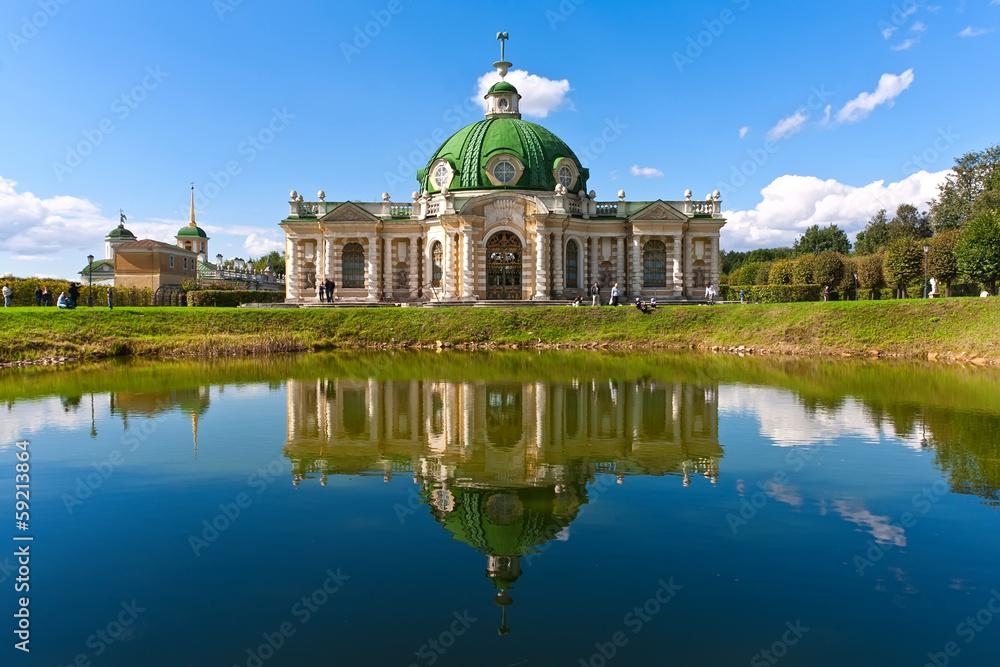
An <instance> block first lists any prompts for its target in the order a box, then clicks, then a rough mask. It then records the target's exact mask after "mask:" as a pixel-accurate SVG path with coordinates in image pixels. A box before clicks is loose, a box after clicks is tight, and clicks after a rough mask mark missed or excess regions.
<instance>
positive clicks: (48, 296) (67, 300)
mask: <svg viewBox="0 0 1000 667" xmlns="http://www.w3.org/2000/svg"><path fill="white" fill-rule="evenodd" d="M114 295H115V293H114V288H113V287H109V288H108V289H107V297H108V310H113V309H114V300H115V296H114ZM79 300H80V286H79V285H77V284H76V283H70V284H69V289H68V290H66V291H65V292H60V293H59V296H58V297H57V298H56V308H59V309H61V310H73V309H75V308H76V306H77V304H78V302H79ZM3 305H4V308H12V307H13V306H14V291H13V290H12V289H11V287H10V283H4V286H3ZM35 305H36V306H38V307H46V306H51V305H52V292H51V291H49V286H48V285H38V286H37V287H35Z"/></svg>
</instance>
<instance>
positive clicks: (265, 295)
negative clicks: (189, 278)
mask: <svg viewBox="0 0 1000 667" xmlns="http://www.w3.org/2000/svg"><path fill="white" fill-rule="evenodd" d="M284 300H285V293H284V292H259V291H253V290H196V291H191V292H188V294H187V301H188V305H189V306H198V307H202V308H205V307H211V308H236V307H237V306H241V305H243V304H244V303H281V302H283V301H284Z"/></svg>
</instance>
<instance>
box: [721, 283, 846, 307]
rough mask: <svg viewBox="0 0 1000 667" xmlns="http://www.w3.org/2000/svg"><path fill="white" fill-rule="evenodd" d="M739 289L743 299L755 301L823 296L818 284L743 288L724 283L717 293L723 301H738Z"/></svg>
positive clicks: (774, 301)
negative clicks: (741, 291)
mask: <svg viewBox="0 0 1000 667" xmlns="http://www.w3.org/2000/svg"><path fill="white" fill-rule="evenodd" d="M740 289H742V290H743V298H744V299H745V300H747V301H753V302H756V303H793V302H798V301H819V300H821V299H822V298H823V288H822V287H821V286H820V285H748V286H746V287H743V288H740V287H735V286H732V285H725V286H723V287H721V288H720V294H719V295H720V296H721V297H722V299H723V300H724V301H739V300H740ZM831 298H832V297H831Z"/></svg>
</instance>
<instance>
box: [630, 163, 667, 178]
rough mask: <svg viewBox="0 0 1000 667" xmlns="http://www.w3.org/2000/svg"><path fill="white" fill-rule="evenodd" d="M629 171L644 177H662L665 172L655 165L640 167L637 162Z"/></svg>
mask: <svg viewBox="0 0 1000 667" xmlns="http://www.w3.org/2000/svg"><path fill="white" fill-rule="evenodd" d="M628 173H630V174H632V175H633V176H640V177H642V178H660V177H661V176H663V172H662V171H660V170H659V169H656V168H654V167H640V166H639V165H637V164H636V165H632V168H631V169H629V170H628Z"/></svg>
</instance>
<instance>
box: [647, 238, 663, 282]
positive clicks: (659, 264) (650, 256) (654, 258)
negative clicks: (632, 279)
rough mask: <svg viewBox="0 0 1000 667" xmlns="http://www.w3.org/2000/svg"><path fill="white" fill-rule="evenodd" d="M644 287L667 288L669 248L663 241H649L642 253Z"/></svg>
mask: <svg viewBox="0 0 1000 667" xmlns="http://www.w3.org/2000/svg"><path fill="white" fill-rule="evenodd" d="M642 284H643V287H666V286H667V246H666V245H665V244H664V243H663V241H649V242H647V243H646V245H645V246H644V247H643V253H642Z"/></svg>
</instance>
